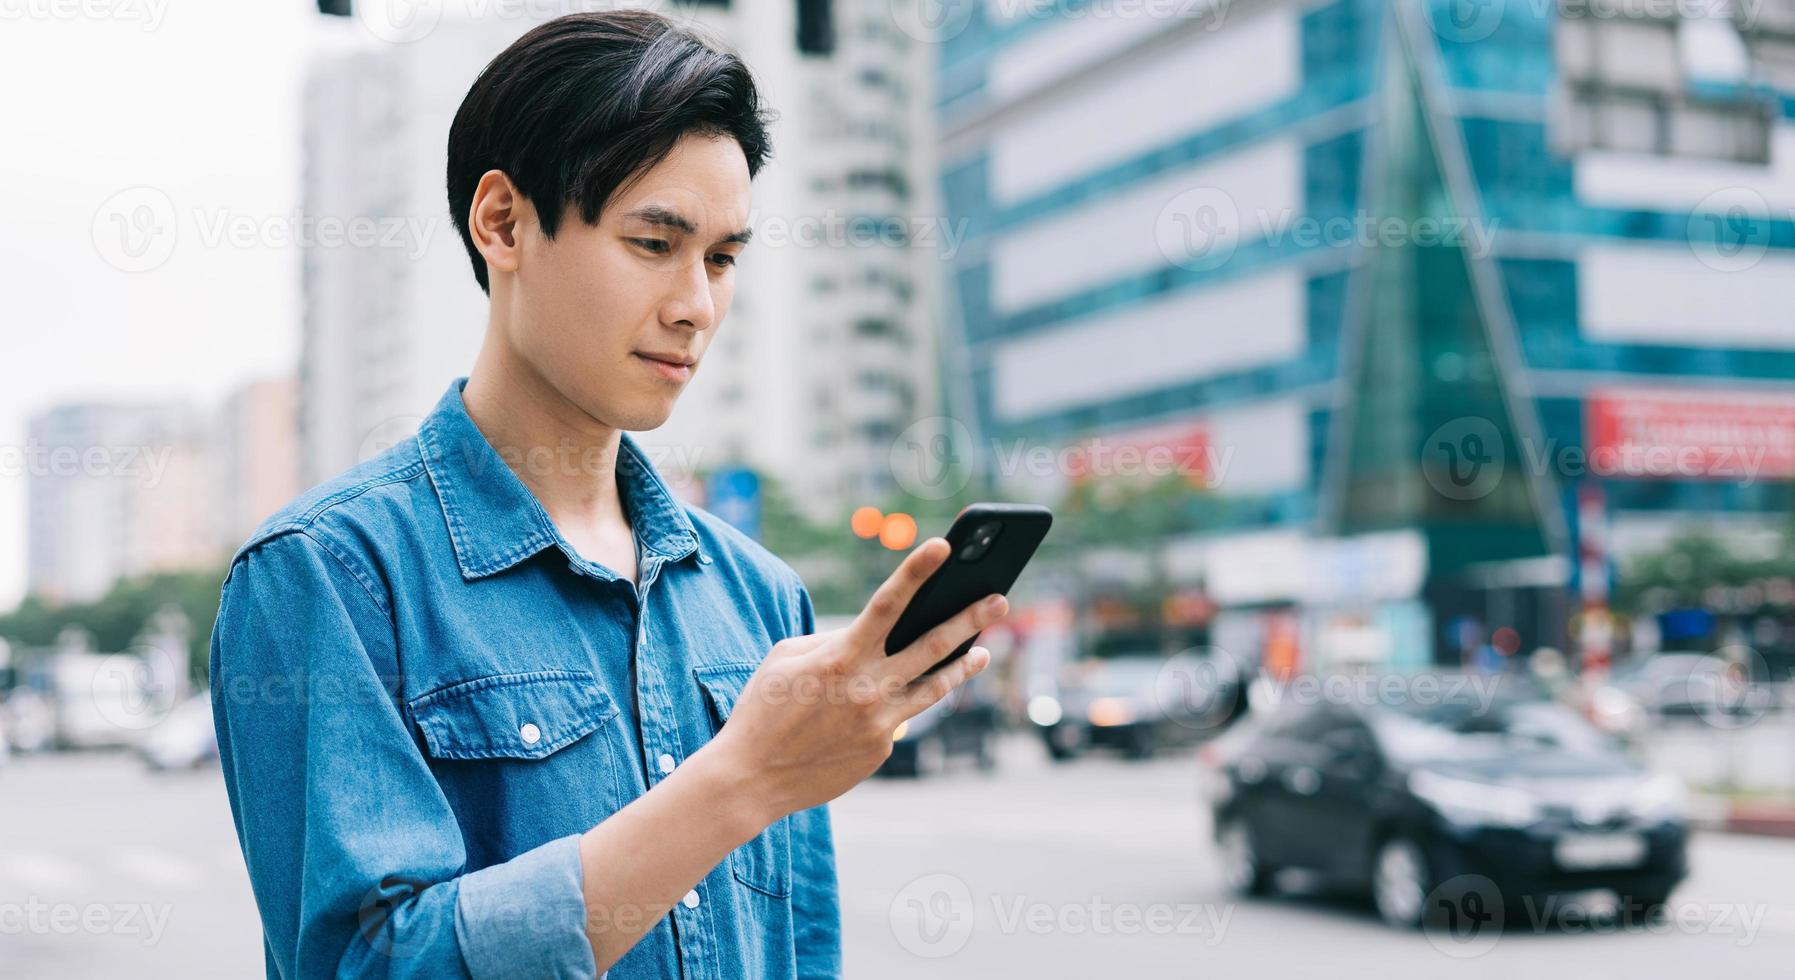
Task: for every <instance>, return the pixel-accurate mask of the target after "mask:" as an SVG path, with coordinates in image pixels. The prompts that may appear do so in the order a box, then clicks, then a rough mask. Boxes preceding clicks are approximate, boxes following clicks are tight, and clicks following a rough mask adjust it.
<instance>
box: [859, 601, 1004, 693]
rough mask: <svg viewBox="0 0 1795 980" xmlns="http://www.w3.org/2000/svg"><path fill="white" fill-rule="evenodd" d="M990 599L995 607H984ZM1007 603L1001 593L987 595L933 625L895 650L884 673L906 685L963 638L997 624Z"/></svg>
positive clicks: (952, 650) (962, 640)
mask: <svg viewBox="0 0 1795 980" xmlns="http://www.w3.org/2000/svg"><path fill="white" fill-rule="evenodd" d="M992 598H995V599H996V605H986V602H987V601H989V600H991V599H992ZM1009 609H1010V601H1009V600H1008V599H1006V598H1004V596H1003V594H1002V593H998V592H993V593H992V594H991V595H989V596H986V597H985V598H983V599H980V600H979V601H977V602H974V603H973V604H972V605H969V606H967V607H966V608H965V609H962V610H960V611H959V612H957V613H955V614H954V615H953V618H951V619H949V620H948V621H947V622H945V623H942V624H941V625H939V626H936V627H935V628H934V629H932V630H929V631H928V632H927V633H924V634H923V635H922V636H921V637H919V638H917V640H916V642H915V643H912V644H910V645H909V646H907V647H905V648H904V649H902V650H900V651H898V652H897V653H895V654H893V655H892V656H891V659H890V660H888V661H886V663H887V667H886V670H887V673H888V674H889V675H890V676H893V677H898V678H901V679H902V680H903V682H904V683H906V684H908V683H910V682H911V681H913V680H915V679H917V678H918V677H920V676H922V672H923V671H925V670H928V669H929V668H930V667H933V666H935V665H936V664H938V663H940V662H941V660H942V658H943V657H946V656H947V655H948V654H950V653H952V652H954V649H955V648H956V647H958V646H959V645H960V644H962V643H965V642H966V638H967V637H969V636H972V635H973V634H975V633H978V632H980V631H981V630H983V629H985V628H986V627H988V626H990V625H991V624H992V623H995V622H997V621H998V620H999V619H1002V618H1003V617H1004V614H1005V613H1007V612H1009Z"/></svg>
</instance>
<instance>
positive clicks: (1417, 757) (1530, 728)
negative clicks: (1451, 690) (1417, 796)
mask: <svg viewBox="0 0 1795 980" xmlns="http://www.w3.org/2000/svg"><path fill="white" fill-rule="evenodd" d="M1367 721H1368V722H1369V723H1370V725H1371V728H1372V731H1373V732H1374V733H1375V734H1376V736H1377V739H1378V743H1379V745H1381V746H1382V747H1383V749H1384V751H1385V753H1386V754H1387V755H1389V756H1390V757H1391V758H1392V759H1395V760H1397V761H1402V762H1421V761H1427V760H1434V759H1445V758H1452V759H1472V758H1490V757H1493V756H1502V755H1510V754H1513V753H1514V752H1516V751H1521V750H1527V749H1548V750H1554V751H1562V752H1570V753H1575V754H1591V753H1602V752H1607V751H1610V749H1611V748H1612V744H1611V742H1610V741H1609V739H1608V737H1607V736H1605V735H1603V734H1602V733H1601V731H1600V730H1598V729H1597V728H1595V727H1594V726H1593V725H1590V724H1589V723H1588V722H1586V721H1584V720H1583V719H1582V718H1579V717H1578V716H1577V715H1576V714H1575V713H1574V712H1572V711H1571V710H1569V709H1568V708H1565V707H1564V706H1563V705H1559V704H1555V703H1553V702H1550V701H1534V700H1520V699H1515V700H1502V699H1498V700H1496V701H1495V702H1493V703H1492V704H1490V706H1489V707H1488V708H1487V709H1485V710H1481V711H1479V710H1478V709H1477V707H1476V706H1475V705H1469V704H1452V705H1429V706H1416V705H1400V706H1395V707H1389V708H1384V709H1381V710H1377V711H1374V712H1371V713H1369V716H1368V718H1367Z"/></svg>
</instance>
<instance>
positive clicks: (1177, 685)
mask: <svg viewBox="0 0 1795 980" xmlns="http://www.w3.org/2000/svg"><path fill="white" fill-rule="evenodd" d="M1244 698H1245V691H1244V686H1243V685H1242V682H1241V678H1240V676H1239V673H1238V671H1237V669H1236V668H1235V667H1234V666H1233V663H1232V662H1231V661H1229V660H1228V659H1226V658H1224V657H1220V656H1216V655H1213V654H1211V655H1199V654H1191V653H1183V654H1176V655H1174V656H1171V657H1165V656H1161V655H1159V654H1154V653H1147V654H1136V655H1129V656H1114V657H1105V658H1102V659H1096V658H1092V659H1085V660H1079V661H1075V662H1074V663H1072V664H1069V665H1068V666H1067V668H1066V669H1065V670H1064V671H1062V672H1061V675H1060V679H1059V683H1058V687H1057V691H1056V693H1052V694H1047V693H1042V694H1037V695H1035V696H1034V697H1032V698H1030V699H1029V703H1028V718H1029V721H1030V723H1032V724H1033V725H1034V726H1035V728H1036V729H1037V730H1038V731H1039V732H1040V735H1041V738H1042V741H1043V742H1044V743H1045V744H1046V746H1047V752H1048V755H1050V756H1051V757H1052V758H1053V759H1055V760H1058V761H1064V760H1067V759H1071V758H1073V757H1075V756H1077V755H1078V754H1079V753H1081V752H1084V751H1086V750H1087V749H1093V748H1113V749H1119V750H1121V752H1122V753H1123V754H1124V755H1126V756H1128V757H1129V758H1136V759H1144V758H1147V757H1149V756H1152V755H1153V754H1154V753H1155V752H1157V751H1159V750H1160V749H1162V748H1166V747H1171V746H1178V745H1189V744H1191V743H1193V742H1196V741H1199V740H1201V739H1204V738H1207V737H1209V736H1211V735H1214V734H1216V733H1217V732H1219V731H1220V730H1222V729H1223V728H1225V727H1226V726H1227V724H1228V723H1229V722H1230V721H1232V720H1233V718H1234V717H1236V716H1237V715H1238V714H1239V712H1240V711H1241V710H1242V709H1243V707H1244Z"/></svg>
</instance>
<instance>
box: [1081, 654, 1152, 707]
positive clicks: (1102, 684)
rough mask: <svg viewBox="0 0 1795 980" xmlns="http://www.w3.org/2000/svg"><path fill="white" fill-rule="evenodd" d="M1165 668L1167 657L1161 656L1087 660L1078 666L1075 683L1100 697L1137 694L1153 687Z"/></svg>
mask: <svg viewBox="0 0 1795 980" xmlns="http://www.w3.org/2000/svg"><path fill="white" fill-rule="evenodd" d="M1165 669H1166V660H1165V658H1164V657H1158V656H1146V657H1117V658H1115V659H1105V660H1087V661H1084V662H1082V663H1080V664H1078V665H1077V667H1076V672H1075V674H1074V676H1075V678H1076V680H1075V686H1076V687H1080V688H1083V689H1084V690H1086V691H1088V692H1090V693H1091V694H1093V695H1096V696H1099V697H1104V696H1109V695H1115V694H1135V693H1138V692H1141V691H1149V690H1152V688H1153V685H1154V682H1155V680H1156V679H1157V678H1158V677H1159V675H1160V672H1161V671H1163V670H1165Z"/></svg>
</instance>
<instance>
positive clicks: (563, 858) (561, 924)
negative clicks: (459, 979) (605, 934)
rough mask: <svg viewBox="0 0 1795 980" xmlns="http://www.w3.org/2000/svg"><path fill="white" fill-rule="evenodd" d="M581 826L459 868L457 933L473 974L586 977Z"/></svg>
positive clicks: (590, 971) (592, 972) (589, 972)
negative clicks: (497, 859)
mask: <svg viewBox="0 0 1795 980" xmlns="http://www.w3.org/2000/svg"><path fill="white" fill-rule="evenodd" d="M582 836H583V835H581V834H569V835H567V836H566V837H559V838H556V839H555V840H552V841H549V842H548V843H546V844H543V845H541V846H539V847H537V848H534V849H533V850H528V851H525V852H524V853H522V854H519V855H518V856H516V857H514V858H512V859H511V860H509V861H505V862H503V863H500V864H495V865H492V866H491V867H487V868H481V869H480V870H479V871H474V872H470V873H468V874H465V875H462V876H461V890H460V893H459V895H457V897H456V900H455V937H456V939H458V940H459V941H460V943H461V957H462V959H463V961H465V962H466V963H467V970H468V974H469V975H471V976H472V977H473V978H474V980H512V978H523V977H557V978H562V977H565V978H570V980H592V978H593V977H594V976H596V975H597V965H596V964H595V963H594V961H593V959H592V943H591V941H590V940H588V939H587V938H586V894H585V891H584V888H583V884H584V881H585V871H584V868H583V866H582V865H581V863H580V838H581V837H582Z"/></svg>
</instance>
